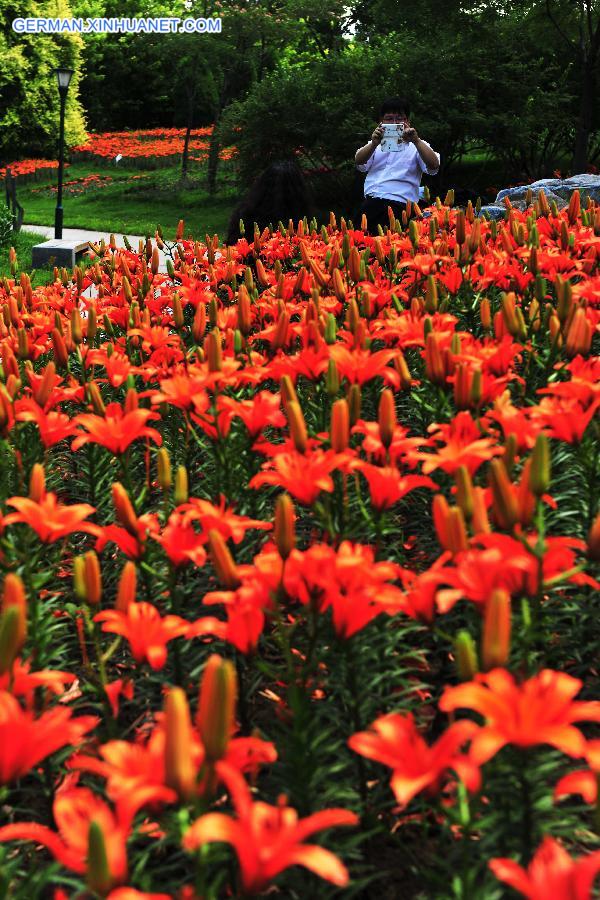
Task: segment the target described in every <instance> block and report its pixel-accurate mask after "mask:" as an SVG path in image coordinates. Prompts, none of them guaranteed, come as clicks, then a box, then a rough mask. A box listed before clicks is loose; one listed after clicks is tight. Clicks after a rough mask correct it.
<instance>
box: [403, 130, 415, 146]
mask: <svg viewBox="0 0 600 900" xmlns="http://www.w3.org/2000/svg"><path fill="white" fill-rule="evenodd" d="M402 140H403V141H407V142H410V143H411V144H416V143H417V141H418V140H419V135H418V134H417V129H416V128H412V127H409V128H405V129H404V134H403V135H402Z"/></svg>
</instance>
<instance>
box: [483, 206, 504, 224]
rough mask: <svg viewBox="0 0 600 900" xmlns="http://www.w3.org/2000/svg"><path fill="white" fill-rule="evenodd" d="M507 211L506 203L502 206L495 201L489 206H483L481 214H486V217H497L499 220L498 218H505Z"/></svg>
mask: <svg viewBox="0 0 600 900" xmlns="http://www.w3.org/2000/svg"><path fill="white" fill-rule="evenodd" d="M505 212H506V207H505V206H504V204H502V206H497V205H496V204H495V203H490V204H488V205H487V206H482V207H481V212H480V215H481V216H485V217H486V219H495V220H496V221H498V219H503V218H504V213H505Z"/></svg>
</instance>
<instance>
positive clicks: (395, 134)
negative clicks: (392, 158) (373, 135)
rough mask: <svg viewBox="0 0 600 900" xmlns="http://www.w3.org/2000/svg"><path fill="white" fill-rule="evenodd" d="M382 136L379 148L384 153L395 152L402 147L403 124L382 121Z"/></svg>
mask: <svg viewBox="0 0 600 900" xmlns="http://www.w3.org/2000/svg"><path fill="white" fill-rule="evenodd" d="M382 128H383V137H382V139H381V143H380V145H379V146H380V148H381V149H382V150H383V151H384V153H389V152H392V153H397V152H398V151H399V150H401V149H402V147H403V145H404V141H403V139H402V135H403V134H404V125H403V124H402V123H393V122H384V123H383V125H382Z"/></svg>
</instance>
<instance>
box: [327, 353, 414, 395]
mask: <svg viewBox="0 0 600 900" xmlns="http://www.w3.org/2000/svg"><path fill="white" fill-rule="evenodd" d="M330 355H331V359H333V360H334V362H335V363H336V365H337V367H338V371H339V373H340V377H342V378H347V379H348V381H349V382H350V384H360V385H363V384H365V383H366V382H367V381H371V379H372V378H377V376H381V378H383V380H384V381H385V383H386V384H388V385H391V386H392V387H395V388H396V390H398V388H399V387H400V375H399V374H398V372H397V371H396V370H395V369H392V367H391V366H389V365H388V363H389V362H390V361H391V360H392V359H394V357H395V356H397V351H396V350H377V351H376V352H375V353H371V352H370V351H369V350H360V349H358V350H348V348H347V347H342V345H341V344H334V346H333V347H332V348H331V351H330Z"/></svg>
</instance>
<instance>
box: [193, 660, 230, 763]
mask: <svg viewBox="0 0 600 900" xmlns="http://www.w3.org/2000/svg"><path fill="white" fill-rule="evenodd" d="M236 700H237V678H236V674H235V669H234V667H233V664H232V663H231V662H230V661H229V660H228V659H222V658H221V657H220V656H218V655H217V654H216V653H215V654H213V655H212V656H211V657H210V659H209V660H208V662H207V663H206V666H205V667H204V672H203V673H202V680H201V682H200V700H199V704H198V714H197V717H196V725H197V727H198V731H199V732H200V737H201V739H202V743H203V744H204V750H205V752H206V760H207V762H208V763H209V764H210V763H214V762H217V760H219V759H222V758H223V757H224V756H225V753H226V752H227V745H228V744H229V739H230V737H231V733H232V732H233V730H234V727H235V705H236Z"/></svg>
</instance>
